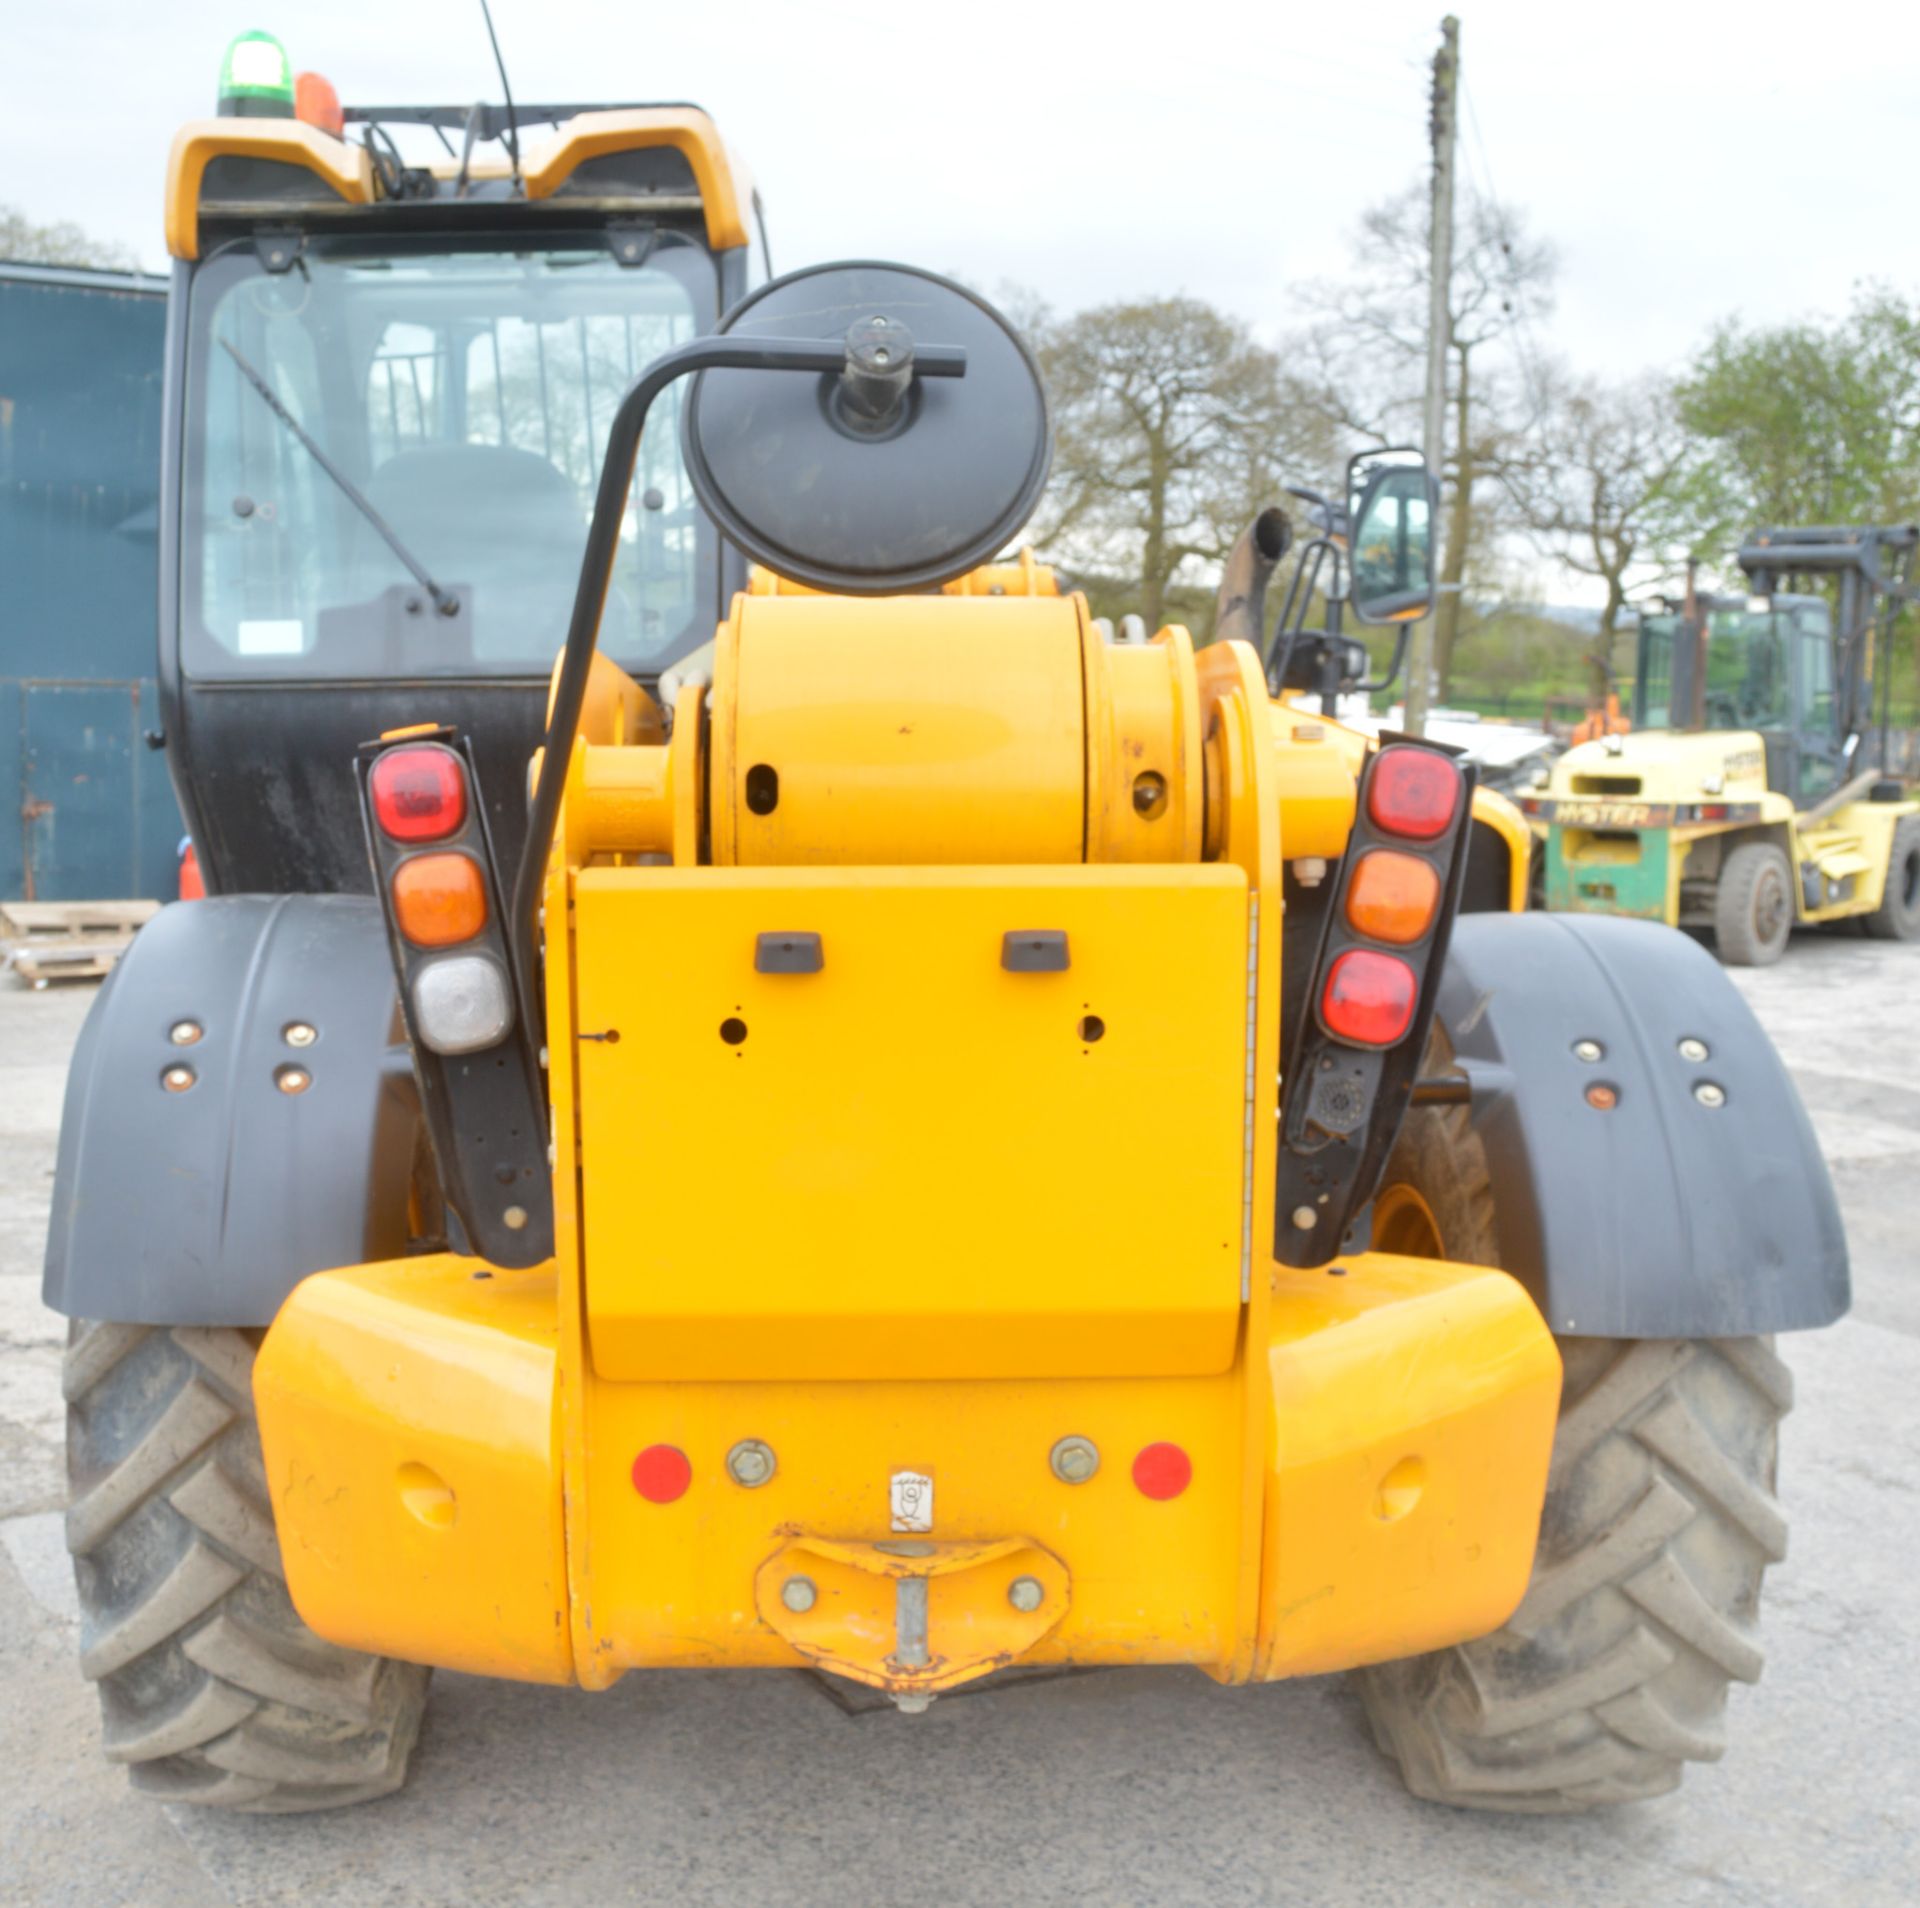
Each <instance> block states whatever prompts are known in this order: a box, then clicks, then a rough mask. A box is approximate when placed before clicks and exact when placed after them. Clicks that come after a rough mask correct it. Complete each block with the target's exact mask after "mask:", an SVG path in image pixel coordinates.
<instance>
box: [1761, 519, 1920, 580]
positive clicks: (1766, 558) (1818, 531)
mask: <svg viewBox="0 0 1920 1908" xmlns="http://www.w3.org/2000/svg"><path fill="white" fill-rule="evenodd" d="M1916 545H1920V524H1911V523H1896V524H1847V525H1838V526H1834V525H1825V526H1814V527H1807V528H1799V529H1791V530H1756V531H1755V532H1754V534H1753V536H1752V537H1751V538H1750V539H1749V540H1748V541H1747V542H1745V543H1743V544H1742V545H1741V546H1740V567H1741V568H1742V569H1743V570H1745V571H1746V573H1747V575H1748V576H1749V577H1751V578H1752V579H1753V583H1754V586H1755V588H1756V589H1760V590H1768V591H1770V590H1773V589H1777V588H1778V587H1779V580H1780V579H1782V578H1785V577H1790V576H1806V575H1813V574H1822V575H1833V574H1835V573H1836V572H1840V571H1846V570H1852V571H1855V572H1857V573H1858V574H1859V575H1861V576H1863V577H1865V578H1866V580H1867V581H1868V582H1869V583H1872V584H1875V585H1877V586H1880V587H1883V588H1888V589H1895V590H1901V591H1904V590H1905V588H1906V584H1907V576H1908V573H1909V571H1910V570H1911V567H1912V563H1913V552H1914V549H1915V546H1916ZM1889 557H1890V558H1891V561H1887V560H1886V559H1887V558H1889Z"/></svg>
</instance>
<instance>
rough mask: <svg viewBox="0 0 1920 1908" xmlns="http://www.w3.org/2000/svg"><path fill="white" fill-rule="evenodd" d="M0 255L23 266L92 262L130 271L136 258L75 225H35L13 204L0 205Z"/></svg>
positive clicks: (119, 246) (133, 268)
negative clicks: (91, 236)
mask: <svg viewBox="0 0 1920 1908" xmlns="http://www.w3.org/2000/svg"><path fill="white" fill-rule="evenodd" d="M0 258H5V259H16V260H18V261H19V262H20V263H22V264H26V265H92V266H97V267H101V268H104V269H107V270H112V271H123V272H131V271H137V270H138V269H139V265H140V261H139V259H138V258H137V257H136V256H135V255H134V253H133V251H132V249H131V248H130V247H128V246H125V245H118V244H115V243H113V242H111V241H110V240H106V239H96V238H90V237H89V236H88V235H87V234H86V233H85V232H83V231H82V230H81V229H80V227H79V226H77V225H73V224H69V223H65V222H63V223H61V224H58V225H35V224H34V223H33V221H32V220H31V219H29V218H28V217H27V215H26V214H25V213H24V212H22V211H21V210H20V208H19V207H18V206H15V205H0Z"/></svg>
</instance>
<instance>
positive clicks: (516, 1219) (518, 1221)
mask: <svg viewBox="0 0 1920 1908" xmlns="http://www.w3.org/2000/svg"><path fill="white" fill-rule="evenodd" d="M500 1223H501V1224H502V1225H503V1226H505V1227H506V1229H507V1230H508V1231H509V1232H524V1231H525V1230H526V1229H527V1209H526V1207H525V1206H509V1207H508V1208H507V1209H506V1211H505V1212H503V1213H502V1214H501V1215H500Z"/></svg>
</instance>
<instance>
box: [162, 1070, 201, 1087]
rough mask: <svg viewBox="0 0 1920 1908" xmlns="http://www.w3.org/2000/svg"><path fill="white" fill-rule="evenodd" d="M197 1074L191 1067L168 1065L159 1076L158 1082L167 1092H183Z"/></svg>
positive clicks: (191, 1083)
mask: <svg viewBox="0 0 1920 1908" xmlns="http://www.w3.org/2000/svg"><path fill="white" fill-rule="evenodd" d="M198 1077H199V1076H198V1075H197V1074H196V1073H195V1072H194V1070H193V1069H192V1068H191V1067H169V1068H168V1069H167V1070H166V1072H164V1073H163V1074H161V1076H160V1084H161V1085H162V1086H163V1087H165V1088H166V1090H167V1091H168V1092H169V1093H184V1092H186V1090H187V1089H188V1088H189V1087H190V1086H192V1085H193V1083H194V1081H195V1080H196V1079H197V1078H198Z"/></svg>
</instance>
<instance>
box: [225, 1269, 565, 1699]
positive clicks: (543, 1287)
mask: <svg viewBox="0 0 1920 1908" xmlns="http://www.w3.org/2000/svg"><path fill="white" fill-rule="evenodd" d="M555 1323H556V1316H555V1281H554V1272H553V1268H552V1267H551V1266H548V1267H546V1268H544V1269H542V1270H540V1271H535V1272H504V1271H493V1270H489V1269H488V1268H486V1267H483V1266H481V1265H480V1264H479V1263H478V1262H477V1261H476V1260H473V1259H460V1258H454V1257H452V1256H451V1255H442V1256H438V1257H429V1258H418V1259H405V1260H400V1261H397V1262H394V1263H391V1264H385V1265H368V1266H358V1267H355V1268H353V1269H351V1270H347V1271H340V1272H322V1273H318V1274H316V1275H315V1276H314V1277H312V1278H310V1279H308V1280H306V1281H305V1282H304V1283H303V1284H301V1285H300V1286H298V1287H297V1288H296V1289H295V1290H294V1293H293V1295H292V1297H290V1298H289V1299H288V1300H287V1302H286V1304H285V1305H284V1306H283V1307H282V1308H281V1311H280V1316H279V1317H278V1318H277V1319H276V1320H275V1321H274V1324H273V1329H272V1330H271V1331H269V1332H268V1333H267V1336H266V1341H265V1343H264V1344H263V1345H262V1346H261V1348H260V1356H259V1358H258V1360H257V1362H256V1364H255V1366H254V1380H253V1388H254V1397H255V1400H256V1402H257V1404H258V1406H259V1411H260V1438H261V1443H262V1446H263V1447H264V1450H265V1454H266V1469H267V1488H268V1491H269V1493H270V1495H271V1498H272V1503H273V1516H274V1524H275V1527H276V1529H277V1530H278V1533H279V1538H280V1554H281V1557H282V1559H283V1560H284V1562H285V1566H286V1573H287V1591H288V1594H289V1595H290V1596H291V1597H292V1598H293V1603H294V1607H295V1608H296V1609H297V1610H298V1611H299V1612H300V1614H301V1616H302V1617H304V1618H305V1619H306V1621H307V1622H308V1623H309V1624H310V1625H311V1626H312V1627H313V1629H314V1630H315V1631H316V1632H318V1634H319V1635H321V1636H323V1637H325V1638H326V1639H327V1640H328V1641H329V1642H331V1643H338V1644H340V1645H342V1646H343V1647H345V1648H348V1649H356V1650H372V1651H375V1652H377V1653H379V1654H382V1655H387V1656H398V1657H403V1658H405V1659H406V1660H407V1661H409V1662H415V1663H435V1664H439V1665H442V1666H443V1667H445V1668H448V1669H461V1670H470V1671H473V1672H474V1673H475V1674H478V1675H484V1676H511V1677H516V1678H518V1679H520V1680H521V1681H526V1682H539V1683H565V1682H570V1681H572V1679H573V1652H572V1647H571V1640H570V1637H569V1634H568V1624H567V1573H566V1562H565V1556H564V1551H563V1547H562V1530H561V1518H562V1512H561V1503H562V1499H561V1491H560V1464H559V1455H560V1454H559V1422H558V1398H557V1395H556V1383H557V1367H558V1360H557V1357H556V1340H555Z"/></svg>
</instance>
